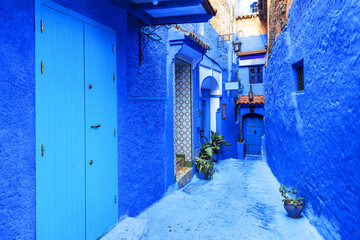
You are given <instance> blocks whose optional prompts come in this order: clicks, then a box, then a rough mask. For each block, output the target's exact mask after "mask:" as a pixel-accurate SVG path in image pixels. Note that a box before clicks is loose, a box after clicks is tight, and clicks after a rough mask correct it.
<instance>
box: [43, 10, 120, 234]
mask: <svg viewBox="0 0 360 240" xmlns="http://www.w3.org/2000/svg"><path fill="white" fill-rule="evenodd" d="M55 9H56V10H55ZM62 9H63V8H62V7H60V6H59V9H57V5H55V4H54V5H52V6H51V7H48V6H45V5H42V6H41V20H42V23H43V26H44V27H43V29H41V30H40V29H37V31H41V32H38V33H37V36H38V37H37V39H36V41H37V43H36V55H37V57H36V64H39V66H41V69H40V68H39V70H37V72H36V142H37V151H36V238H37V239H97V238H99V237H100V236H101V235H102V234H103V233H105V232H106V231H107V230H108V229H109V228H110V227H111V226H113V225H114V224H115V223H116V222H117V219H118V205H117V194H118V187H117V186H118V184H117V181H118V177H117V169H118V168H117V136H116V135H117V134H116V126H117V117H116V114H117V109H116V104H117V90H116V81H115V78H114V74H115V73H116V54H115V51H114V50H115V42H116V35H115V32H114V31H112V30H110V29H109V28H107V27H105V26H104V27H103V26H102V25H100V24H95V23H94V22H93V21H91V24H90V23H88V22H86V21H85V20H84V18H83V19H79V18H77V17H74V16H78V15H77V14H74V16H72V15H71V11H69V10H66V13H67V14H64V13H62V12H61V10H62Z"/></svg>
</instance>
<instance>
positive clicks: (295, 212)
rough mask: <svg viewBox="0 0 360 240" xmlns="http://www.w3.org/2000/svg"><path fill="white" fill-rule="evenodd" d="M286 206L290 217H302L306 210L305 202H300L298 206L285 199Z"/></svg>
mask: <svg viewBox="0 0 360 240" xmlns="http://www.w3.org/2000/svg"><path fill="white" fill-rule="evenodd" d="M284 208H285V210H286V211H287V213H288V214H289V217H291V218H300V217H301V213H302V211H303V210H304V205H303V204H298V205H297V206H295V205H293V204H290V203H289V202H287V201H285V202H284Z"/></svg>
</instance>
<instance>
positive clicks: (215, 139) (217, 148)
mask: <svg viewBox="0 0 360 240" xmlns="http://www.w3.org/2000/svg"><path fill="white" fill-rule="evenodd" d="M211 145H212V147H213V152H214V154H217V153H220V154H223V153H222V152H221V147H225V148H226V149H227V150H229V151H230V148H229V146H230V145H231V144H230V143H228V142H227V141H225V140H224V136H223V135H220V134H219V133H216V132H213V131H211Z"/></svg>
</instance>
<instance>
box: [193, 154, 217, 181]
mask: <svg viewBox="0 0 360 240" xmlns="http://www.w3.org/2000/svg"><path fill="white" fill-rule="evenodd" d="M195 166H196V175H197V176H198V177H199V178H200V179H204V180H210V179H212V177H213V175H214V162H213V161H209V160H206V159H202V158H198V157H195Z"/></svg>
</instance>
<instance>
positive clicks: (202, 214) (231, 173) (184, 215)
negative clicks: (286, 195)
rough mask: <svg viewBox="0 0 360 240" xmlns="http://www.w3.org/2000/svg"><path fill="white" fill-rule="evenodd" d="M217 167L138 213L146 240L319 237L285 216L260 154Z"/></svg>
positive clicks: (312, 239) (301, 221)
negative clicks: (210, 176) (211, 174)
mask: <svg viewBox="0 0 360 240" xmlns="http://www.w3.org/2000/svg"><path fill="white" fill-rule="evenodd" d="M216 170H217V172H216V173H215V175H214V179H213V180H211V181H205V180H200V179H198V178H197V177H196V176H195V177H194V178H193V179H192V181H191V182H190V183H189V184H188V185H187V186H185V187H184V188H183V189H181V190H177V191H175V192H173V193H171V194H169V195H167V196H166V197H164V198H163V199H162V200H160V201H159V202H157V203H156V204H154V205H153V206H151V207H150V208H149V209H147V210H145V211H144V212H142V213H141V214H140V215H139V216H138V217H137V219H138V221H143V222H144V220H147V228H146V229H147V232H146V233H144V234H143V235H144V236H146V239H150V240H172V239H198V240H203V239H204V240H222V239H224V240H232V239H235V240H242V239H244V240H252V239H259V240H267V239H271V240H277V239H279V240H280V239H284V240H291V239H294V240H301V239H304V240H305V239H306V240H316V239H322V238H321V237H320V235H319V234H318V232H317V231H316V229H315V228H314V227H313V226H312V225H311V224H310V223H309V221H308V219H307V218H306V217H302V218H300V219H291V218H289V217H288V216H287V213H286V211H285V209H284V208H283V203H282V198H281V195H280V193H279V192H278V188H279V183H278V182H277V180H276V179H275V177H274V176H273V174H272V173H271V170H270V168H269V167H268V165H267V163H266V162H265V161H263V160H262V159H261V158H246V159H245V160H242V161H241V160H237V159H228V160H224V161H221V162H220V163H219V165H218V166H216ZM308 201H309V200H308ZM310 201H311V200H310ZM145 222H146V221H145ZM113 239H135V238H131V237H130V238H113ZM142 239H144V238H142Z"/></svg>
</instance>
